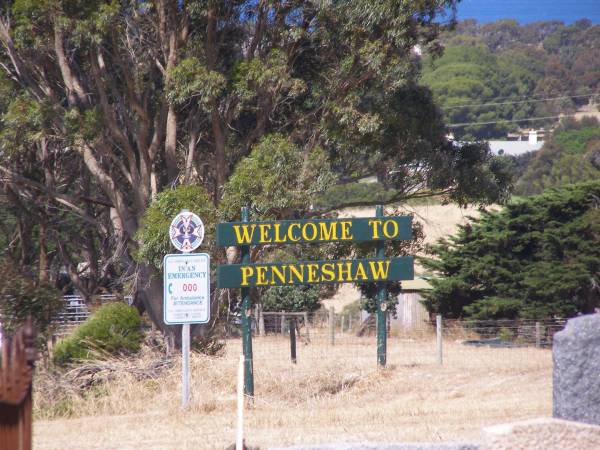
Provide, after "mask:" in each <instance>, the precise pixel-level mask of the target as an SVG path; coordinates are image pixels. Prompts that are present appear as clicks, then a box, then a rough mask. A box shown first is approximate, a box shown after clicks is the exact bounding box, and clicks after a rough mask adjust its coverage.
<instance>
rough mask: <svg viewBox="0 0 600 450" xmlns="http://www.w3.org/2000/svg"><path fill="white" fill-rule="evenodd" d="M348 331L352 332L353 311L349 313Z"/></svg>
mask: <svg viewBox="0 0 600 450" xmlns="http://www.w3.org/2000/svg"><path fill="white" fill-rule="evenodd" d="M348 331H349V332H350V333H352V313H350V314H348Z"/></svg>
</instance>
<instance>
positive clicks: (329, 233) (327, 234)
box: [319, 221, 338, 241]
mask: <svg viewBox="0 0 600 450" xmlns="http://www.w3.org/2000/svg"><path fill="white" fill-rule="evenodd" d="M337 225H338V222H335V221H332V222H319V231H320V232H321V240H322V241H331V240H334V241H336V240H337Z"/></svg>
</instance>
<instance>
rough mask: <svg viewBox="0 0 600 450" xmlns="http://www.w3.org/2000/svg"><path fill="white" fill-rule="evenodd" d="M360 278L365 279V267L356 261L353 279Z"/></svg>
mask: <svg viewBox="0 0 600 450" xmlns="http://www.w3.org/2000/svg"><path fill="white" fill-rule="evenodd" d="M359 277H360V278H361V279H362V280H363V281H364V280H366V279H367V274H366V272H365V268H364V267H363V265H362V263H360V262H359V263H358V265H357V266H356V274H355V275H354V281H358V278H359Z"/></svg>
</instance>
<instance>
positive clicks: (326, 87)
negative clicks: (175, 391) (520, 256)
mask: <svg viewBox="0 0 600 450" xmlns="http://www.w3.org/2000/svg"><path fill="white" fill-rule="evenodd" d="M455 3H456V2H455V0H413V1H405V0H381V1H376V2H373V1H368V0H347V1H342V0H337V1H335V0H330V1H325V0H320V1H317V0H314V1H299V0H254V1H240V0H238V1H231V0H228V1H221V0H218V1H217V0H196V1H176V0H155V1H128V0H122V1H118V0H114V1H93V0H16V1H8V2H5V3H4V4H3V6H2V11H1V18H0V42H1V43H2V49H1V51H0V69H1V70H2V74H3V77H2V79H1V80H0V81H1V82H0V85H1V88H2V90H3V92H4V93H8V95H7V96H4V95H3V99H2V101H1V104H0V108H2V114H3V118H4V120H3V122H2V130H1V132H2V135H1V138H2V139H1V141H0V176H1V177H0V179H1V180H2V184H3V187H4V189H5V192H7V195H6V196H5V197H3V198H2V199H1V200H2V201H3V202H5V203H6V204H9V205H10V206H11V208H13V211H14V214H15V216H16V217H18V218H22V217H28V218H29V219H28V220H33V221H34V222H35V223H36V226H38V225H37V224H42V223H43V231H44V236H50V239H46V240H44V241H43V242H40V241H39V240H38V241H36V242H38V246H39V252H38V254H37V255H38V256H36V257H34V258H31V259H32V261H33V262H32V263H33V264H44V265H48V254H51V256H52V257H53V258H55V260H56V261H59V262H60V264H62V265H64V266H66V267H68V268H70V270H69V274H70V276H71V279H72V280H74V281H77V280H78V279H80V278H81V276H82V273H83V272H82V270H83V269H82V268H81V264H82V262H84V263H85V264H84V266H83V267H84V268H85V273H86V274H87V275H88V276H89V274H90V273H92V274H96V276H97V278H100V277H101V275H102V276H105V275H106V273H107V272H110V271H112V272H113V273H114V274H118V275H121V276H123V277H126V278H127V279H129V280H130V285H131V286H132V290H133V292H134V293H135V294H136V302H137V304H138V306H139V307H140V309H145V310H146V311H147V312H148V314H149V315H150V317H151V319H152V320H153V321H154V322H155V323H156V324H157V325H158V326H159V327H161V328H164V325H163V323H162V289H161V288H160V277H158V276H157V273H156V267H155V266H154V265H152V264H148V263H146V262H144V261H143V260H141V261H140V259H139V257H138V259H137V260H136V258H135V255H136V254H138V255H139V251H140V249H143V247H144V245H145V243H144V242H143V239H142V238H141V237H140V236H143V233H142V234H140V233H138V230H139V229H140V227H141V224H142V219H143V217H144V214H145V211H146V210H147V208H148V206H149V204H150V203H151V202H152V199H153V198H154V197H155V196H156V195H157V194H158V193H159V192H161V191H163V190H165V189H168V188H171V187H173V186H176V185H180V184H195V185H198V186H200V187H202V188H203V190H204V192H205V193H207V196H206V199H207V200H206V201H210V202H212V206H213V207H214V208H216V209H217V210H219V211H220V214H221V217H225V218H232V215H233V214H235V212H236V208H237V205H239V204H242V203H245V204H249V205H250V206H251V207H253V214H254V216H255V217H278V216H279V217H283V216H287V217H289V216H290V214H292V213H293V214H296V215H298V214H303V213H305V212H306V211H308V210H309V208H310V204H311V201H310V199H311V195H313V194H315V193H316V192H317V191H318V190H319V189H323V188H325V187H326V186H328V185H330V184H331V183H333V182H341V181H340V180H348V179H352V177H357V176H361V175H364V174H368V173H376V174H377V175H378V177H379V179H380V181H381V182H383V183H384V184H385V185H386V186H387V187H391V188H394V189H395V190H396V191H395V192H396V194H395V195H394V196H393V197H390V198H387V200H388V201H390V202H397V201H400V200H402V199H405V198H408V197H411V196H421V195H431V194H434V193H437V194H440V193H441V194H444V195H446V196H448V197H449V198H451V199H453V200H457V201H459V202H462V203H465V202H470V201H483V202H485V201H497V200H499V199H502V198H503V197H504V196H505V194H506V190H505V187H506V186H505V183H504V182H505V181H506V180H505V179H503V178H501V177H500V176H499V173H500V172H501V170H500V169H501V167H500V166H498V165H497V164H496V163H495V162H494V161H493V160H492V159H491V157H490V155H489V151H488V150H487V149H486V148H485V147H483V146H480V145H463V146H460V147H457V146H455V145H453V144H452V143H450V142H448V141H447V140H446V139H445V137H444V136H445V129H444V126H443V123H442V121H441V119H440V115H439V114H438V112H437V110H436V108H435V106H434V104H433V102H432V99H431V95H430V93H429V92H428V91H427V90H426V89H424V88H421V87H419V85H418V78H419V74H420V61H419V57H418V55H417V53H418V52H415V51H414V49H415V48H416V46H419V47H420V48H421V50H422V51H424V52H429V53H434V54H435V53H437V52H439V51H440V49H439V46H438V44H437V42H436V38H437V36H438V33H439V31H440V30H441V29H442V28H443V27H444V26H445V25H442V23H449V22H451V20H449V19H451V11H452V10H453V8H454V6H455ZM448 11H450V16H448V15H447V14H448ZM444 12H445V14H446V15H442V16H440V14H443V13H444ZM8 119H10V120H8ZM269 143H272V144H273V146H274V148H275V150H277V149H279V150H277V151H275V150H274V151H273V152H270V151H269V148H268V146H269V145H270V144H269ZM256 152H258V153H256ZM282 155H283V156H285V155H287V156H285V158H283V157H282ZM282 158H283V159H282ZM286 158H287V160H291V161H293V164H294V166H293V167H294V173H289V172H290V170H288V169H289V168H288V169H286V168H285V166H286ZM269 164H272V166H269ZM253 171H254V172H256V173H254V172H253ZM279 172H281V173H284V175H285V176H283V178H284V179H283V180H280V181H281V185H280V186H278V179H277V177H274V176H273V175H274V174H278V173H279ZM340 175H341V176H340ZM336 180H337V181H336ZM312 187H316V188H314V189H312ZM248 192H252V193H253V195H252V196H249V195H248ZM255 199H258V200H260V201H262V202H263V203H260V202H259V201H258V200H257V201H256V202H255ZM269 199H272V203H273V205H275V206H273V207H264V204H267V205H268V204H269ZM221 205H223V206H221ZM261 205H263V206H261ZM33 209H35V211H34V210H33ZM318 213H320V212H319V211H314V210H313V211H312V212H311V214H313V215H315V214H318ZM32 217H35V220H34V219H31V218H32ZM39 226H40V236H39V239H40V240H41V238H42V233H41V231H42V228H41V225H39ZM49 240H51V241H52V243H51V244H49V243H47V242H48V241H49ZM23 242H25V241H24V240H23ZM142 253H143V252H142ZM99 261H100V264H99V263H98V262H99ZM106 261H110V264H107V263H106ZM42 272H43V271H42ZM80 281H81V280H80ZM80 284H81V285H83V283H80ZM88 287H89V286H88ZM89 289H90V290H93V289H94V286H91V287H89Z"/></svg>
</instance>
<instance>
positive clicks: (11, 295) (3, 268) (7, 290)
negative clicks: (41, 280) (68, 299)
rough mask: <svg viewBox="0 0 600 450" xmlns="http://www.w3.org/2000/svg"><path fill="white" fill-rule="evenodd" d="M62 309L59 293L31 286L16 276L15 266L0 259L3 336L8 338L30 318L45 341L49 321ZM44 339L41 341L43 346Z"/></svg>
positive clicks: (25, 277) (47, 286) (50, 288)
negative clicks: (8, 335) (5, 334)
mask: <svg viewBox="0 0 600 450" xmlns="http://www.w3.org/2000/svg"><path fill="white" fill-rule="evenodd" d="M63 308H64V303H63V301H62V298H61V295H60V293H59V292H58V291H57V290H56V289H54V288H53V287H52V286H50V285H47V284H39V285H37V286H36V285H34V283H33V282H32V280H31V279H30V278H29V277H27V276H26V275H24V274H23V273H20V272H19V271H18V269H17V264H16V263H15V262H14V261H11V260H9V259H7V258H3V259H0V322H1V324H2V329H3V330H4V332H6V333H8V334H11V333H13V332H14V331H16V330H17V329H18V328H19V327H20V326H21V325H22V324H23V323H24V322H25V320H26V319H27V317H29V316H31V318H32V320H33V325H34V327H35V329H36V331H37V333H38V334H39V335H40V336H41V337H42V338H45V337H48V333H49V332H50V331H51V329H52V320H53V319H54V318H55V317H56V315H57V314H58V313H59V312H61V311H62V310H63ZM45 341H46V340H45V339H41V340H40V342H42V344H43V345H45Z"/></svg>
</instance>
